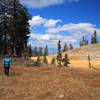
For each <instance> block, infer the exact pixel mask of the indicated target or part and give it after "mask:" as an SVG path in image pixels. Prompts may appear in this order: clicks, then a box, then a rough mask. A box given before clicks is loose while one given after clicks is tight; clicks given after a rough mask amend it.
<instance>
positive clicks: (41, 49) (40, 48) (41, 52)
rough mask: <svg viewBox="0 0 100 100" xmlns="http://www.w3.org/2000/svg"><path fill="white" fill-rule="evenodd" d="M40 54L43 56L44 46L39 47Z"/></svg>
mask: <svg viewBox="0 0 100 100" xmlns="http://www.w3.org/2000/svg"><path fill="white" fill-rule="evenodd" d="M38 54H39V55H40V56H43V48H42V47H39V50H38Z"/></svg>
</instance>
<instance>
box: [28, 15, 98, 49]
mask: <svg viewBox="0 0 100 100" xmlns="http://www.w3.org/2000/svg"><path fill="white" fill-rule="evenodd" d="M29 22H30V25H31V29H33V30H34V28H32V27H34V26H36V28H37V29H38V28H39V27H40V25H41V27H42V28H43V30H42V32H43V33H41V32H40V31H39V32H40V33H38V32H36V30H35V31H33V33H31V34H30V36H31V40H36V41H35V43H36V42H37V43H38V42H39V43H40V42H42V43H44V44H48V42H51V43H52V46H54V45H55V44H56V43H57V41H58V40H61V41H62V42H67V43H77V42H78V41H79V40H80V39H81V38H82V36H87V35H90V34H92V33H94V31H95V30H96V31H97V33H98V35H100V28H97V26H96V25H94V24H92V23H65V24H63V25H61V24H62V21H61V20H60V19H46V18H43V17H41V16H39V15H38V16H33V18H32V20H30V21H29ZM44 27H45V28H44ZM34 32H36V33H34ZM54 47H55V46H54Z"/></svg>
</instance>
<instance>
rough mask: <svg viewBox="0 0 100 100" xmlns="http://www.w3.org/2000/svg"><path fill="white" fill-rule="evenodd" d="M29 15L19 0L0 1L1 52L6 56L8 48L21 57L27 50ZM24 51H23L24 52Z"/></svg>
mask: <svg viewBox="0 0 100 100" xmlns="http://www.w3.org/2000/svg"><path fill="white" fill-rule="evenodd" d="M29 19H30V16H29V14H28V13H27V10H26V8H25V7H23V6H22V5H21V4H20V2H19V0H1V1H0V36H1V38H2V39H1V40H2V42H1V43H2V44H1V45H2V51H4V54H6V53H7V52H8V51H7V50H8V48H9V49H11V51H12V53H13V54H14V52H15V54H16V55H18V56H19V55H20V56H21V55H22V53H23V51H25V50H26V49H27V42H28V38H29V37H28V34H29V33H30V31H29V23H28V20H29ZM24 49H25V50H24Z"/></svg>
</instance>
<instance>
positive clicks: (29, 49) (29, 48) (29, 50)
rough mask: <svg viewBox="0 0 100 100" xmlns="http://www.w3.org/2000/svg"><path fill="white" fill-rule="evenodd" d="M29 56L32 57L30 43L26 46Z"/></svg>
mask: <svg viewBox="0 0 100 100" xmlns="http://www.w3.org/2000/svg"><path fill="white" fill-rule="evenodd" d="M28 52H29V57H32V47H31V45H29V46H28Z"/></svg>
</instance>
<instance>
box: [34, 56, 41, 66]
mask: <svg viewBox="0 0 100 100" xmlns="http://www.w3.org/2000/svg"><path fill="white" fill-rule="evenodd" d="M35 65H36V66H39V67H40V66H41V58H40V56H39V55H38V57H37V60H36V62H35Z"/></svg>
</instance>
